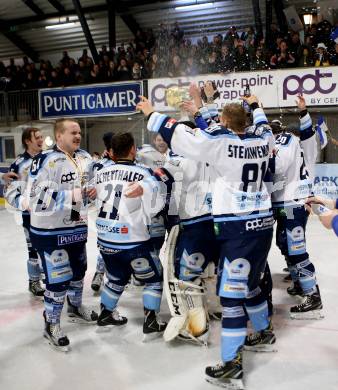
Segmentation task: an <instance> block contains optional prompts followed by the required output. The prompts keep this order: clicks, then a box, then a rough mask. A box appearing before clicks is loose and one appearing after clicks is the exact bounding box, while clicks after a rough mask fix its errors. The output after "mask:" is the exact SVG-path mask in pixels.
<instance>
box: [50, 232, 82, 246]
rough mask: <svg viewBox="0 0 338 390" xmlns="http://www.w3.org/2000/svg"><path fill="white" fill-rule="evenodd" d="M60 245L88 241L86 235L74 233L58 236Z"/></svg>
mask: <svg viewBox="0 0 338 390" xmlns="http://www.w3.org/2000/svg"><path fill="white" fill-rule="evenodd" d="M57 237H58V245H68V244H73V243H74V242H82V241H86V240H87V232H86V233H72V234H62V235H61V234H59V235H58V236H57Z"/></svg>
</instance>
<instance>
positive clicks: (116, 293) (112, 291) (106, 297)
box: [101, 281, 125, 311]
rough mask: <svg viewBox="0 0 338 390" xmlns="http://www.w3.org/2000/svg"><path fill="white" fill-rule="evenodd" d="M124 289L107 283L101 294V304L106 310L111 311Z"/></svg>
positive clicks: (118, 285) (109, 282)
mask: <svg viewBox="0 0 338 390" xmlns="http://www.w3.org/2000/svg"><path fill="white" fill-rule="evenodd" d="M124 287H125V286H124V285H123V286H121V285H120V284H116V283H113V282H111V281H107V282H106V283H105V284H104V287H103V289H102V292H101V304H102V305H104V307H105V308H106V309H107V310H110V311H113V310H114V309H115V307H116V305H117V302H118V301H119V299H120V296H121V295H122V293H123V291H124Z"/></svg>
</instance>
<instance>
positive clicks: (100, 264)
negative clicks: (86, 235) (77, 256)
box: [96, 254, 105, 274]
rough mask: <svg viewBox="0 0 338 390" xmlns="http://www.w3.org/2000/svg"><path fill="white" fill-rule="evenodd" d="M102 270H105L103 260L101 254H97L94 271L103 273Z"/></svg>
mask: <svg viewBox="0 0 338 390" xmlns="http://www.w3.org/2000/svg"><path fill="white" fill-rule="evenodd" d="M104 271H105V267H104V260H103V257H102V256H101V254H99V255H98V256H97V262H96V272H99V273H101V274H103V273H104Z"/></svg>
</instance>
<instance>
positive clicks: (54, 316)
mask: <svg viewBox="0 0 338 390" xmlns="http://www.w3.org/2000/svg"><path fill="white" fill-rule="evenodd" d="M65 297H66V291H59V292H54V291H49V290H47V289H46V291H45V298H44V301H45V312H46V320H47V322H50V323H52V324H57V323H59V322H60V317H61V312H62V308H63V304H64V301H65Z"/></svg>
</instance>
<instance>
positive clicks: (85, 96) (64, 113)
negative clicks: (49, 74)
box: [39, 82, 143, 119]
mask: <svg viewBox="0 0 338 390" xmlns="http://www.w3.org/2000/svg"><path fill="white" fill-rule="evenodd" d="M142 93H143V89H142V82H126V83H112V84H99V85H85V86H81V87H70V88H53V89H41V90H40V91H39V111H40V119H50V118H58V117H72V118H74V117H88V116H111V115H130V114H134V113H135V112H136V111H135V108H136V104H137V103H138V101H139V95H142Z"/></svg>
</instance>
